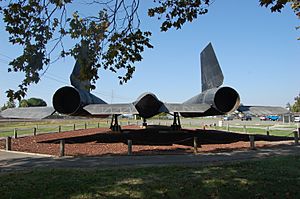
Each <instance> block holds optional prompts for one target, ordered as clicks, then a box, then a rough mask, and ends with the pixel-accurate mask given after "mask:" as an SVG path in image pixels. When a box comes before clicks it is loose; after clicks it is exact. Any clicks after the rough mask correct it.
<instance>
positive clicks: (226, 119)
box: [223, 115, 234, 121]
mask: <svg viewBox="0 0 300 199" xmlns="http://www.w3.org/2000/svg"><path fill="white" fill-rule="evenodd" d="M233 118H234V117H233V115H225V116H224V117H223V120H224V121H228V120H233Z"/></svg>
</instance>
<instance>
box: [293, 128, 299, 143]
mask: <svg viewBox="0 0 300 199" xmlns="http://www.w3.org/2000/svg"><path fill="white" fill-rule="evenodd" d="M294 139H295V144H298V143H299V137H298V131H294Z"/></svg>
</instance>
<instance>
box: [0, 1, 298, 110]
mask: <svg viewBox="0 0 300 199" xmlns="http://www.w3.org/2000/svg"><path fill="white" fill-rule="evenodd" d="M144 2H145V1H142V3H144ZM149 2H150V1H148V3H149ZM148 5H149V4H147V3H146V4H142V6H141V9H140V13H141V14H140V17H141V20H142V24H141V27H142V28H143V29H144V30H152V32H153V35H152V37H151V43H152V44H153V45H154V48H153V49H148V50H146V52H145V53H143V56H144V59H143V61H142V62H140V63H138V64H137V67H136V72H135V73H134V75H133V78H132V80H130V81H129V82H128V83H127V84H125V85H119V82H118V79H117V75H115V74H113V73H111V72H110V71H104V70H100V71H99V76H100V79H99V80H98V82H97V85H96V86H97V88H96V90H95V91H94V92H93V93H94V94H95V95H97V96H99V97H100V98H102V99H103V100H105V101H107V102H109V103H110V102H113V103H119V102H131V101H134V100H135V99H136V98H137V97H138V96H139V95H140V94H141V93H143V92H146V91H149V92H153V93H155V94H156V95H157V97H158V98H159V99H160V100H161V101H164V102H182V101H185V100H187V99H188V98H190V97H192V96H194V95H196V94H197V93H199V92H200V90H201V85H200V82H201V79H200V67H199V54H200V52H201V50H202V49H203V48H204V47H205V46H206V45H207V44H208V43H209V42H212V44H213V46H214V49H215V52H216V55H217V57H218V60H219V63H220V65H221V68H222V70H223V74H224V77H225V78H224V85H226V86H231V87H233V88H235V89H236V90H237V91H238V92H239V94H240V97H241V102H242V103H243V104H245V105H277V106H285V105H286V103H287V102H290V103H293V99H294V97H295V96H296V95H298V93H299V92H300V86H299V85H300V78H299V75H300V67H299V65H300V56H299V53H300V41H297V37H300V31H297V30H296V29H295V27H296V26H298V25H299V19H297V18H296V16H295V14H294V13H293V12H292V10H291V9H290V8H289V7H286V8H285V9H284V10H283V11H282V13H270V10H269V9H267V8H264V7H260V6H259V3H258V0H257V1H238V0H227V1H215V3H213V4H212V5H211V6H210V7H209V13H208V14H207V15H203V16H200V17H199V18H198V19H197V20H196V21H194V22H193V23H190V24H186V25H185V26H184V27H183V28H182V29H181V30H178V31H174V30H172V31H169V32H167V33H161V32H159V22H158V21H157V20H156V19H155V18H147V17H146V15H145V13H143V11H145V9H144V8H146V7H147V6H148ZM1 25H2V27H3V23H2V22H1ZM0 34H1V37H0V43H1V48H0V79H1V86H0V105H1V106H2V105H3V104H4V103H5V102H6V101H7V98H6V94H5V91H6V90H7V89H8V88H16V86H17V85H18V84H19V82H20V81H21V79H22V74H18V73H7V64H6V63H7V62H8V58H9V57H14V56H16V55H18V52H20V49H19V48H18V47H16V46H11V45H10V44H9V43H8V42H7V40H8V36H7V34H6V33H5V32H4V30H3V29H1V30H0ZM74 63H75V60H73V59H71V58H68V59H65V60H61V61H59V62H56V63H55V64H53V65H51V66H50V68H49V70H48V71H47V73H46V75H45V76H44V77H43V79H42V81H41V82H40V83H38V84H37V85H33V86H30V87H29V92H28V95H27V96H26V98H30V97H40V98H43V99H45V100H46V102H47V104H49V105H51V104H52V103H51V98H52V95H53V93H54V92H55V90H57V89H58V88H60V87H61V86H65V85H68V84H69V75H70V73H71V71H72V68H73V66H74Z"/></svg>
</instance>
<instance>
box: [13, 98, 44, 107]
mask: <svg viewBox="0 0 300 199" xmlns="http://www.w3.org/2000/svg"><path fill="white" fill-rule="evenodd" d="M35 106H47V103H46V102H45V101H44V100H43V99H40V98H30V99H28V100H26V99H23V100H21V101H20V103H19V107H35Z"/></svg>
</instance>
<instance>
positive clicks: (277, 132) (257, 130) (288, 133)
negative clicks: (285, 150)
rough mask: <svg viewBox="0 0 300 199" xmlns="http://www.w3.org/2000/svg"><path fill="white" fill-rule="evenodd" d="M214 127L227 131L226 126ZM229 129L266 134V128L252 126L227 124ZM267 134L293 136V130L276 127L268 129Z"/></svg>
mask: <svg viewBox="0 0 300 199" xmlns="http://www.w3.org/2000/svg"><path fill="white" fill-rule="evenodd" d="M215 129H217V130H223V131H227V130H228V129H227V127H226V126H223V127H216V128H215ZM229 131H231V132H238V133H248V134H262V135H266V134H267V130H266V128H265V129H264V128H257V127H256V128H253V127H246V129H245V128H244V127H230V126H229ZM269 134H270V135H275V136H294V134H293V131H291V130H290V129H287V130H285V129H282V130H277V129H269Z"/></svg>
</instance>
